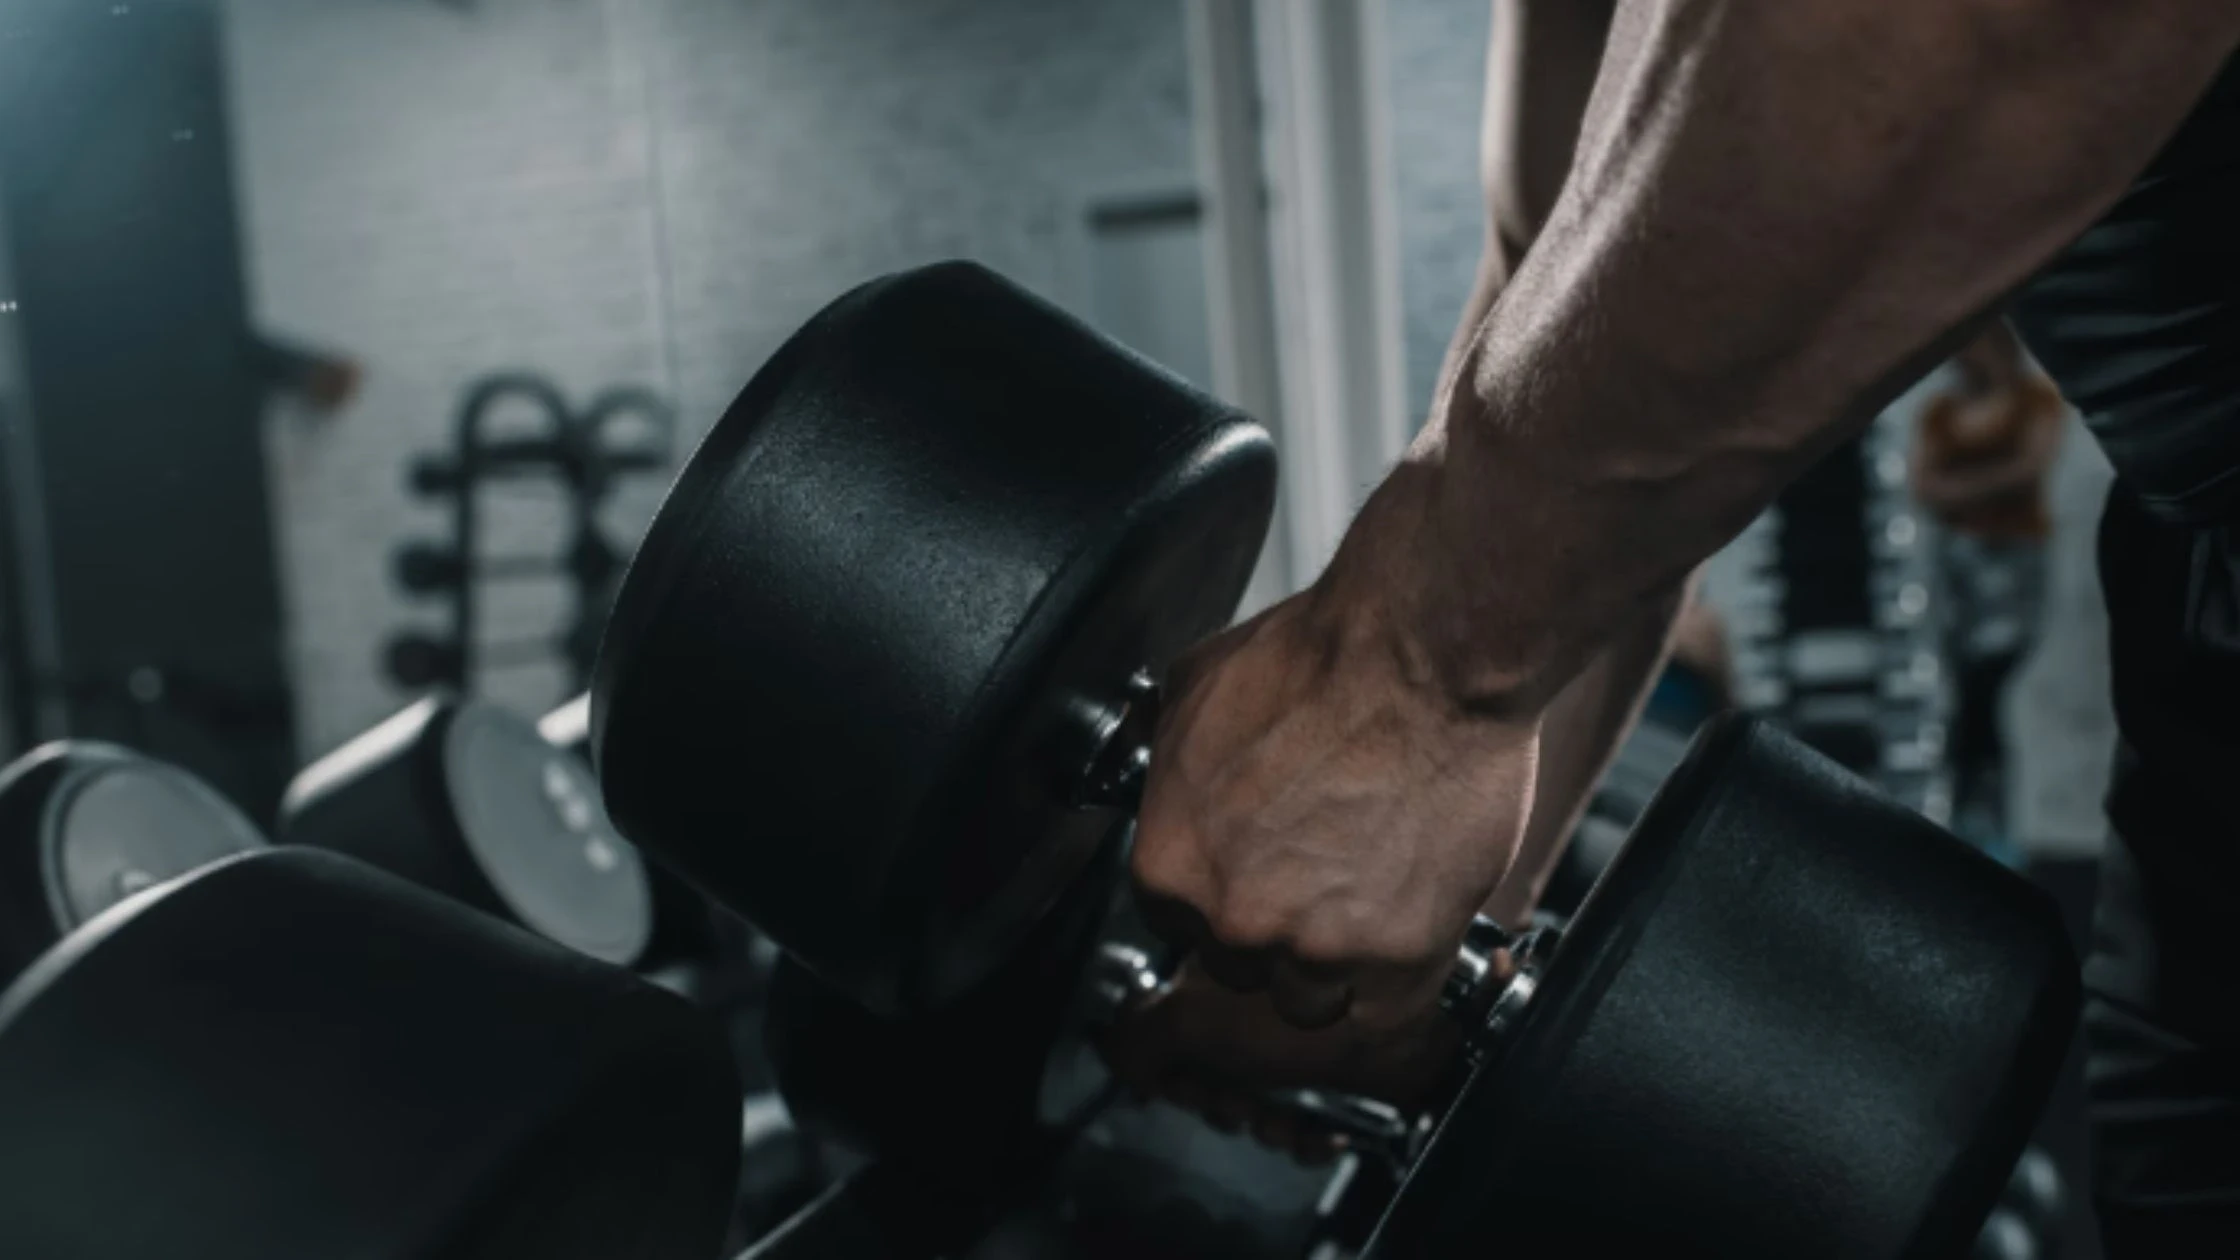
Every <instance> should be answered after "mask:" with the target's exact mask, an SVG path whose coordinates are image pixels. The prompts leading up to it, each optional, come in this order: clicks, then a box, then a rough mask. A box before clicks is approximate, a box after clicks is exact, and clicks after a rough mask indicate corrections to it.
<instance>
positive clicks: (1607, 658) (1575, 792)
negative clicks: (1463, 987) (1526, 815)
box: [1485, 593, 1687, 928]
mask: <svg viewBox="0 0 2240 1260" xmlns="http://www.w3.org/2000/svg"><path fill="white" fill-rule="evenodd" d="M1686 598H1687V595H1686V593H1683V595H1682V597H1681V598H1680V599H1676V600H1673V601H1671V602H1669V603H1667V604H1663V605H1658V606H1654V607H1652V608H1651V609H1650V610H1649V612H1648V614H1647V615H1645V616H1642V617H1640V618H1638V619H1636V620H1634V621H1632V622H1630V623H1628V624H1627V625H1625V626H1623V627H1622V628H1620V630H1619V631H1618V634H1617V636H1616V637H1615V638H1614V639H1612V640H1611V641H1610V643H1609V645H1608V646H1606V647H1605V648H1603V650H1602V651H1601V652H1599V653H1597V654H1596V655H1595V657H1594V659H1593V660H1592V661H1591V662H1589V663H1588V664H1587V666H1586V667H1585V668H1584V669H1582V670H1580V671H1579V674H1578V676H1577V677H1575V678H1573V679H1572V680H1571V682H1570V683H1569V684H1568V685H1567V686H1565V687H1564V689H1563V691H1562V692H1561V693H1560V694H1559V695H1558V696H1557V697H1556V699H1555V701H1554V702H1553V703H1552V704H1550V705H1549V706H1548V711H1547V713H1546V715H1545V716H1544V717H1543V718H1542V719H1541V723H1540V766H1539V773H1538V775H1537V776H1536V777H1535V779H1534V786H1533V800H1532V816H1531V818H1530V820H1529V821H1528V822H1527V823H1526V825H1525V833H1524V839H1523V841H1522V843H1520V844H1519V845H1518V846H1517V854H1516V858H1515V860H1514V862H1513V863H1512V864H1511V866H1510V867H1509V873H1508V874H1507V875H1504V876H1503V877H1502V879H1501V883H1500V885H1499V886H1498V887H1496V888H1495V889H1494V890H1493V896H1492V897H1491V898H1490V899H1489V900H1488V901H1487V902H1486V906H1485V913H1486V914H1488V915H1490V916H1492V917H1493V918H1494V919H1495V920H1496V921H1497V922H1499V923H1501V924H1503V925H1505V926H1508V927H1511V928H1522V927H1524V926H1525V925H1526V923H1527V922H1528V921H1529V920H1530V919H1531V917H1532V911H1533V909H1534V908H1535V907H1536V906H1538V905H1539V904H1540V894H1541V893H1542V892H1543V891H1545V890H1546V888H1547V886H1548V878H1549V876H1550V875H1552V874H1553V873H1554V871H1555V868H1556V863H1557V862H1558V860H1560V859H1561V858H1562V856H1563V850H1564V847H1565V845H1566V844H1567V843H1568V842H1569V841H1570V839H1571V834H1572V832H1574V831H1575V830H1577V829H1578V826H1579V820H1580V818H1581V817H1582V816H1583V815H1584V814H1585V813H1586V808H1587V803H1588V801H1589V800H1590V799H1592V797H1593V794H1594V789H1595V786H1596V785H1597V784H1599V783H1600V782H1601V781H1602V776H1603V774H1604V773H1605V772H1606V771H1608V770H1609V768H1610V761H1611V759H1612V758H1613V757H1614V756H1615V755H1616V754H1617V750H1618V747H1619V745H1620V744H1621V743H1622V742H1623V741H1624V740H1625V737H1626V734H1627V732H1629V731H1631V730H1632V729H1633V724H1634V723H1635V722H1636V721H1637V720H1639V718H1640V716H1641V709H1642V706H1643V705H1644V704H1646V703H1647V702H1648V699H1649V693H1650V691H1651V690H1652V689H1653V687H1654V685H1655V683H1656V680H1657V675H1658V674H1659V673H1660V672H1661V671H1662V670H1663V668H1664V663H1665V660H1666V658H1667V657H1669V656H1670V655H1671V651H1672V632H1673V626H1674V623H1675V621H1676V620H1677V618H1678V615H1679V612H1680V607H1681V604H1682V603H1683V602H1684V601H1685V599H1686Z"/></svg>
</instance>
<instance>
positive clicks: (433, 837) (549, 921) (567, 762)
mask: <svg viewBox="0 0 2240 1260" xmlns="http://www.w3.org/2000/svg"><path fill="white" fill-rule="evenodd" d="M280 836H281V838H282V839H283V840H284V841H287V842H289V843H300V844H311V845H316V846H318V847H320V848H325V849H333V850H336V851H338V852H342V853H348V854H350V855H351V856H352V857H355V858H358V859H359V860H361V861H365V862H371V863H372V864H373V865H375V866H378V867H380V868H382V869H383V870H386V871H388V872H390V873H391V874H395V875H401V876H403V877H405V878H406V879H409V880H412V881H413V882H415V883H417V884H420V885H422V886H424V887H427V888H433V889H435V890H436V891H438V892H441V893H444V894H446V895H448V896H450V897H452V898H454V899H456V900H458V901H462V902H464V903H466V904H468V905H471V906H473V907H475V908H476V909H478V910H482V911H485V912H487V913H490V914H495V915H498V916H499V917H501V918H505V919H509V920H511V921H513V922H515V923H519V924H520V925H522V926H523V927H526V928H528V929H530V930H531V931H534V932H537V933H539V934H540V935H543V936H546V937H549V938H550V939H552V940H555V941H558V942H560V943H561V944H563V945H567V946H569V947H571V948H574V949H578V950H581V951H583V952H584V953H586V954H589V955H591V956H592V957H594V958H598V959H601V960H602V961H606V962H616V963H627V962H631V961H633V960H635V959H636V958H637V957H638V956H639V954H640V952H641V951H643V950H644V948H645V945H646V941H647V938H648V937H649V936H650V935H651V933H652V930H653V909H652V893H651V891H650V889H649V886H648V882H647V878H646V871H645V864H644V861H643V859H642V858H641V857H640V855H639V854H638V852H637V850H636V849H634V848H632V847H631V846H629V845H628V844H626V843H624V842H623V841H622V839H621V837H620V836H619V835H618V834H616V832H615V831H614V829H613V826H612V824H610V823H609V822H608V821H607V819H606V814H605V812H604V811H603V810H602V809H601V808H600V804H599V796H598V784H597V781H596V780H595V779H594V778H593V777H592V776H591V773H590V771H589V770H588V769H587V768H586V767H585V766H584V765H583V762H582V760H581V759H580V758H578V757H576V756H574V755H572V754H570V753H568V752H565V751H563V750H561V749H559V748H555V747H553V746H552V745H551V744H549V743H547V742H545V740H544V738H543V737H542V736H541V735H540V734H539V733H538V731H537V727H536V724H535V723H533V722H531V721H529V720H528V719H527V718H524V717H521V716H519V715H517V714H514V713H513V712H511V711H510V710H507V709H503V708H500V707H498V706H496V705H492V704H487V703H484V702H481V701H474V700H467V701H461V700H457V699H453V698H449V697H443V696H430V697H427V698H425V699H422V700H420V701H418V702H416V703H414V704H412V705H411V706H409V707H407V708H406V709H404V710H403V711H402V712H400V713H398V714H396V715H395V716H393V717H391V718H390V719H388V720H387V721H385V722H383V723H381V724H380V725H378V726H376V727H374V728H372V729H371V730H368V731H366V732H365V733H364V734H362V735H359V736H358V737H357V738H355V739H353V740H350V741H349V742H348V743H346V744H344V745H343V746H342V747H340V748H337V749H335V750H334V751H333V752H331V753H329V754H327V755H326V756H325V757H322V758H320V759H319V760H318V761H316V762H314V763H312V764H311V765H310V766H308V767H306V768H305V769H304V770H303V772H302V773H301V774H298V775H297V776H296V778H295V782H293V783H292V784H290V785H289V787H288V791H287V795H286V796H285V798H284V799H283V800H282V801H281V805H280Z"/></svg>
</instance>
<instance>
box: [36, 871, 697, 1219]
mask: <svg viewBox="0 0 2240 1260" xmlns="http://www.w3.org/2000/svg"><path fill="white" fill-rule="evenodd" d="M739 1101H740V1094H739V1085H738V1081H737V1078H736V1075H735V1072H734V1068H733V1066H732V1063H731V1059H730V1056H729V1053H728V1050H727V1047H726V1044H725V1042H724V1040H723V1038H722V1036H721V1035H720V1033H719V1032H718V1030H717V1029H716V1028H715V1027H714V1026H713V1025H712V1024H711V1023H709V1022H708V1021H706V1019H705V1018H704V1017H703V1016H701V1015H700V1014H699V1013H698V1012H696V1011H695V1010H693V1009H692V1008H691V1007H690V1006H689V1005H688V1004H687V1003H685V1002H684V1001H683V1000H682V999H680V998H677V997H675V996H674V995H671V994H668V993H665V992H663V991H661V990H659V989H656V988H654V987H653V986H651V985H648V984H645V983H643V982H641V981H639V980H637V979H636V978H634V977H632V976H631V975H629V974H628V973H626V972H623V971H621V970H619V969H616V968H613V967H610V966H607V965H605V964H602V963H598V962H595V961H592V960H590V959H587V958H584V957H582V956H581V955H578V954H575V953H573V952H571V951H568V950H564V949H561V948H559V947H557V946H555V945H552V944H549V943H547V942H544V941H541V940H539V939H537V938H535V937H532V936H530V935H529V934H527V933H525V932H522V931H520V930H518V929H515V928H512V927H509V926H506V925H503V924H500V923H497V922H495V921H493V920H490V919H488V918H486V917H484V916H481V915H477V914H474V913H472V912H470V911H467V910H465V909H464V908H462V907H459V906H457V905H455V904H453V903H451V902H449V901H446V900H444V899H443V898H441V897H439V896H437V895H435V894H433V893H430V892H427V891H425V890H423V889H420V888H417V887H414V886H412V885H409V884H406V883H404V882H403V881H401V880H398V879H395V878H393V877H391V876H388V875H385V874H383V873H381V872H379V871H375V870H373V869H372V868H370V867H367V866H364V865H362V864H360V863H357V862H355V861H353V860H351V859H348V858H345V857H342V856H339V855H336V854H331V853H325V852H321V851H317V850H311V849H297V848H277V849H270V850H265V851H262V852H259V853H254V854H250V855H247V856H244V857H239V858H235V859H231V860H229V861H226V862H223V863H220V864H218V865H216V866H212V867H209V868H206V869H205V870H203V871H201V872H200V873H197V874H195V875H191V876H188V877H187V878H185V879H182V880H180V881H178V882H177V883H174V884H171V885H167V886H165V887H163V888H160V889H157V890H155V891H153V892H149V893H143V894H141V895H140V896H138V897H135V898H133V899H131V900H129V901H127V902H125V903H123V904H121V905H119V906H118V907H116V908H115V909H113V910H111V911H109V912H108V913H107V914H105V915H103V916H102V917H101V918H99V919H97V920H96V921H95V922H94V923H92V924H90V925H88V926H87V927H85V928H83V929H81V930H80V931H79V932H77V933H76V934H73V935H72V936H71V937H70V938H69V939H68V940H66V941H65V942H64V943H63V944H62V945H61V946H59V947H57V948H56V949H55V950H53V951H52V952H50V953H49V954H48V955H47V956H46V957H45V958H43V959H41V960H40V961H39V962H38V963H37V964H36V965H34V966H33V967H32V968H31V969H30V970H29V971H27V972H26V973H25V974H24V975H23V977H22V978H21V979H20V980H19V981H18V982H17V983H16V984H15V985H14V986H13V987H12V988H10V989H9V990H8V991H7V992H6V993H5V994H4V995H0V1251H4V1252H5V1253H6V1254H8V1255H11V1256H26V1257H30V1256H40V1257H47V1256H53V1257H64V1256H83V1257H99V1258H107V1257H126V1256H166V1257H179V1258H181V1260H252V1258H264V1257H269V1258H271V1260H303V1258H304V1257H311V1256H348V1257H352V1258H353V1260H390V1258H392V1257H393V1258H395V1260H405V1258H406V1257H412V1258H414V1260H421V1258H428V1257H437V1258H441V1260H499V1258H501V1257H504V1258H508V1260H510V1258H515V1257H519V1258H522V1260H572V1258H575V1257H582V1258H583V1260H614V1258H615V1257H620V1256H628V1257H631V1258H632V1260H709V1257H711V1256H713V1255H714V1254H715V1252H716V1249H717V1248H718V1247H719V1246H720V1243H721V1239H722V1236H723V1230H724V1227H725V1223H726V1219H727V1215H728V1212H729V1208H730V1198H731V1190H732V1187H733V1184H734V1181H735V1174H736V1170H737V1160H738V1117H739Z"/></svg>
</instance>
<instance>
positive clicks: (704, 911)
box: [537, 692, 768, 1006]
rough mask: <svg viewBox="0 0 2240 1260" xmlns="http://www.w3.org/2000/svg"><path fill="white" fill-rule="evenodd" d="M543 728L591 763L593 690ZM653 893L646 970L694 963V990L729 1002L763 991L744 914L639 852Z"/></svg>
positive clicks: (715, 1001)
mask: <svg viewBox="0 0 2240 1260" xmlns="http://www.w3.org/2000/svg"><path fill="white" fill-rule="evenodd" d="M537 734H538V735H539V736H541V737H543V739H544V741H545V742H546V743H548V744H551V745H552V746H553V747H555V748H558V749H560V750H561V751H562V752H565V753H568V754H569V755H570V756H573V757H575V758H577V759H578V760H580V761H581V762H582V763H583V764H584V766H585V767H586V768H588V767H589V766H590V764H591V696H590V693H588V692H586V693H584V694H582V695H578V696H576V697H575V698H574V699H572V700H568V701H565V702H563V703H562V704H560V705H559V706H558V707H557V708H554V709H553V710H552V711H551V712H549V713H547V714H545V715H544V716H543V717H541V718H538V719H537ZM639 856H640V857H641V858H642V859H643V861H644V865H645V871H646V886H647V889H648V891H649V892H650V893H651V895H652V897H653V931H652V934H651V935H650V936H649V937H648V938H647V940H646V946H645V949H644V951H643V952H642V953H640V954H639V955H638V961H637V967H638V970H640V971H650V970H656V969H661V968H666V967H673V966H676V965H678V964H684V965H687V966H693V967H695V968H696V971H697V974H696V975H695V978H694V983H693V984H692V986H691V987H692V989H693V992H694V996H696V997H698V998H699V999H700V1000H702V1001H704V1002H707V1003H709V1004H711V1005H716V1006H724V1005H729V1004H731V1003H733V1002H737V1001H742V1000H747V999H749V998H752V997H754V996H757V995H759V994H760V992H761V991H762V989H763V987H764V985H765V983H766V981H767V979H768V977H767V976H765V975H763V974H762V971H763V970H764V969H763V968H759V967H756V966H755V965H754V963H753V960H752V958H751V957H750V951H751V947H752V940H751V938H752V935H753V934H752V933H751V932H749V931H748V930H747V925H746V924H745V923H742V922H741V921H740V920H739V918H738V916H736V915H734V914H732V913H730V912H729V911H727V910H725V909H723V908H722V907H720V906H718V905H716V904H715V903H714V902H711V901H709V900H708V899H707V898H706V897H703V896H701V895H700V893H699V892H698V891H696V890H695V889H694V888H693V887H692V885H690V884H687V883H686V882H685V881H684V880H683V879H682V878H681V877H680V876H678V875H677V874H676V873H675V872H673V871H671V870H670V869H669V868H668V867H666V866H664V865H662V864H661V862H660V861H659V860H658V859H655V858H652V857H648V856H647V855H644V854H640V855H639Z"/></svg>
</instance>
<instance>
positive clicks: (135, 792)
mask: <svg viewBox="0 0 2240 1260" xmlns="http://www.w3.org/2000/svg"><path fill="white" fill-rule="evenodd" d="M264 845H265V839H264V836H263V834H262V833H261V832H259V831H258V830H257V826H256V824H255V823H253V822H251V821H250V820H249V818H248V816H247V815H245V814H243V813H242V812H241V811H240V810H238V809H236V808H234V806H233V804H232V803H231V802H229V801H227V800H226V799H225V798H224V797H221V796H219V795H218V793H217V792H216V791H215V790H213V789H212V788H210V787H209V786H208V785H206V784H204V783H203V782H202V781H201V780H199V779H197V778H195V777H194V776H193V775H191V774H188V773H187V772H186V771H184V770H180V769H178V768H176V767H173V766H169V765H165V764H163V763H161V762H158V761H152V760H149V759H148V758H146V757H142V756H140V755H139V754H137V753H134V752H132V751H131V750H129V749H125V748H120V747H118V746H116V745H114V744H106V743H100V742H97V741H92V740H67V741H60V742H56V743H51V744H45V745H41V746H40V747H38V748H35V749H33V750H32V751H30V752H28V753H26V754H24V755H23V756H22V757H20V758H17V759H16V760H15V761H14V762H13V763H11V764H10V765H9V766H8V768H7V770H6V771H5V772H4V773H0V984H5V983H7V982H8V981H9V980H11V979H13V978H14V977H15V976H16V974H17V973H18V972H20V971H22V970H23V968H25V967H27V966H29V965H30V964H31V962H32V960H33V959H35V958H37V957H38V956H39V955H40V954H43V953H45V952H46V951H47V950H48V949H49V948H51V947H52V946H53V945H54V943H55V942H56V941H58V940H60V939H62V937H63V936H64V935H65V934H66V933H68V932H69V931H71V930H72V929H73V928H76V927H77V926H78V925H80V924H82V923H84V922H86V921H87V920H88V919H91V918H93V917H94V916H95V915H97V914H100V913H101V912H102V911H104V910H106V909H108V908H109V907H110V906H113V905H115V904H116V903H117V902H119V901H122V900H124V899H125V898H126V897H129V896H131V895H132V894H133V893H136V892H139V891H141V890H142V889H144V888H147V887H150V886H152V885H155V884H159V883H161V882H163V881H165V880H168V879H173V878H176V877H178V876H180V875H184V874H186V873H187V872H188V871H191V870H194V869H196V868H197V867H200V866H203V865H205V864H207V863H210V862H215V861H217V860H219V859H220V858H225V857H230V856H231V855H233V854H236V853H243V852H247V851H249V850H252V849H260V848H263V847H264Z"/></svg>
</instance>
